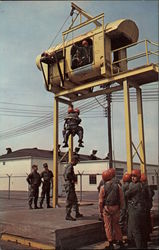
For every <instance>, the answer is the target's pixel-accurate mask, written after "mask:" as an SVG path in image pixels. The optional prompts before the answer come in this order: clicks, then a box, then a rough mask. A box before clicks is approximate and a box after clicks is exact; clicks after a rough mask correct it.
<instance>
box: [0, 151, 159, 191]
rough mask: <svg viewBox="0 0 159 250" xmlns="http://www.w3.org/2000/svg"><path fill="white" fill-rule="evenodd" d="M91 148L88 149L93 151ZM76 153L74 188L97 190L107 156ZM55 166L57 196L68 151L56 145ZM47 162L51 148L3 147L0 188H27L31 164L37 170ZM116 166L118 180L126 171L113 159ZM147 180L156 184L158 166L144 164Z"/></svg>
mask: <svg viewBox="0 0 159 250" xmlns="http://www.w3.org/2000/svg"><path fill="white" fill-rule="evenodd" d="M93 151H94V150H92V153H93ZM92 153H91V154H90V155H83V154H79V156H80V162H79V163H78V165H76V166H75V167H74V170H75V174H76V175H77V183H76V190H77V191H81V190H82V191H97V186H98V184H99V182H100V180H101V175H102V172H103V171H104V170H106V169H108V168H109V159H104V160H102V159H100V158H98V157H97V156H96V155H93V156H92ZM58 157H59V168H58V190H59V195H60V196H61V195H63V194H64V178H63V173H64V169H65V165H66V163H67V162H68V154H67V153H64V152H61V151H60V148H59V152H58ZM45 162H47V163H48V166H49V169H51V170H52V169H53V151H50V150H42V149H38V148H30V149H20V150H16V151H12V150H11V149H10V148H7V153H6V154H5V155H2V156H0V190H8V189H10V190H11V191H27V190H28V184H27V182H26V177H27V175H28V174H29V173H30V172H31V166H32V165H33V164H36V165H38V168H39V172H41V171H42V170H43V163H45ZM133 166H134V168H139V167H140V166H139V163H134V164H133ZM113 167H115V168H116V175H117V177H118V178H119V179H121V178H122V176H123V173H124V172H126V162H124V161H113ZM147 174H148V182H149V184H150V185H155V186H156V185H157V174H158V166H157V165H152V164H147Z"/></svg>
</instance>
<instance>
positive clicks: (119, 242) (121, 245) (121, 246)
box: [117, 240, 125, 249]
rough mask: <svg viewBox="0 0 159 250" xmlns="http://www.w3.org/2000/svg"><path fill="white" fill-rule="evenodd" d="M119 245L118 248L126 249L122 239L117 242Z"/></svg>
mask: <svg viewBox="0 0 159 250" xmlns="http://www.w3.org/2000/svg"><path fill="white" fill-rule="evenodd" d="M117 245H119V248H118V249H125V245H124V243H123V242H122V241H120V240H119V241H118V242H117Z"/></svg>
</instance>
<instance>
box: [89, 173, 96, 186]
mask: <svg viewBox="0 0 159 250" xmlns="http://www.w3.org/2000/svg"><path fill="white" fill-rule="evenodd" d="M89 184H97V176H96V174H90V175H89Z"/></svg>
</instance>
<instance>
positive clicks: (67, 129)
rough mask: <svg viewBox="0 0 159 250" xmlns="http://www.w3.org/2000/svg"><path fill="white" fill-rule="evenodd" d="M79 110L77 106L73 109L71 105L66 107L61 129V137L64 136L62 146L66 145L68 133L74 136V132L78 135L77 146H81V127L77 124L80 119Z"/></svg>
mask: <svg viewBox="0 0 159 250" xmlns="http://www.w3.org/2000/svg"><path fill="white" fill-rule="evenodd" d="M79 114H80V111H79V109H78V108H76V109H73V107H72V106H69V108H68V115H67V116H66V117H65V122H64V129H63V137H64V141H63V143H64V145H63V148H66V147H68V138H69V136H70V135H72V136H75V135H76V134H77V135H78V137H79V140H78V143H79V144H78V146H79V147H84V146H83V128H82V127H81V126H79V124H80V123H81V119H80V118H79Z"/></svg>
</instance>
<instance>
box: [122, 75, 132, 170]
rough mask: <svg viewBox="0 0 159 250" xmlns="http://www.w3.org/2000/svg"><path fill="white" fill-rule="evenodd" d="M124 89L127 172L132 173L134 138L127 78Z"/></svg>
mask: <svg viewBox="0 0 159 250" xmlns="http://www.w3.org/2000/svg"><path fill="white" fill-rule="evenodd" d="M123 89H124V108H125V128H126V150H127V172H128V173H131V170H132V145H131V142H132V140H131V118H130V96H129V84H128V81H127V80H126V79H125V80H124V81H123Z"/></svg>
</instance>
